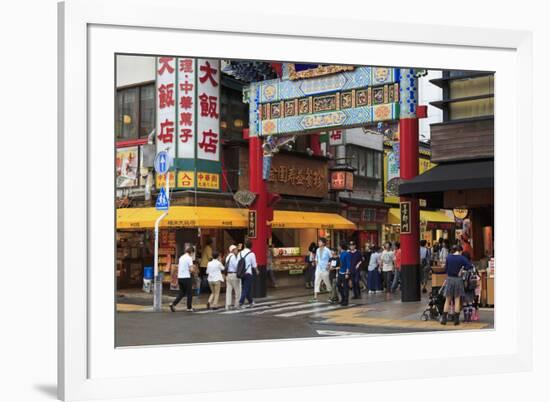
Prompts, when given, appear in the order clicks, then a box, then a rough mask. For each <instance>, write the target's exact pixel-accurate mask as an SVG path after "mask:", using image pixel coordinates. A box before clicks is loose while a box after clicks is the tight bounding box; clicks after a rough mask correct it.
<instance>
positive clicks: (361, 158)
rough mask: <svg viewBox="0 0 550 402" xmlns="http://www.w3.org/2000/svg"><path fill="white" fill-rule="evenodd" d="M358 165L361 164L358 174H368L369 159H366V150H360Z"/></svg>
mask: <svg viewBox="0 0 550 402" xmlns="http://www.w3.org/2000/svg"><path fill="white" fill-rule="evenodd" d="M358 159H359V161H358V165H359V171H358V172H357V174H358V175H359V176H363V177H364V176H365V175H366V171H367V166H366V163H367V160H366V154H365V152H358Z"/></svg>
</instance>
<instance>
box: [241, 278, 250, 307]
mask: <svg viewBox="0 0 550 402" xmlns="http://www.w3.org/2000/svg"><path fill="white" fill-rule="evenodd" d="M242 284H243V286H242V293H241V300H239V304H240V305H241V306H242V305H243V304H244V300H245V299H246V300H248V304H252V301H253V300H252V275H251V274H246V275H245V276H244V277H243V278H242Z"/></svg>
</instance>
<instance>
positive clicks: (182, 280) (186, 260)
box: [170, 247, 195, 313]
mask: <svg viewBox="0 0 550 402" xmlns="http://www.w3.org/2000/svg"><path fill="white" fill-rule="evenodd" d="M194 253H195V249H194V248H193V247H188V248H187V249H186V250H185V254H183V255H182V256H181V257H180V259H179V263H178V284H179V288H180V290H179V293H178V296H177V297H176V299H175V300H174V301H173V302H172V304H170V310H171V311H172V312H173V313H175V312H176V306H177V304H178V303H179V302H180V300H181V299H183V296H187V311H190V312H191V311H193V282H192V279H191V273H192V271H193V270H194V267H193V257H192V256H193V254H194Z"/></svg>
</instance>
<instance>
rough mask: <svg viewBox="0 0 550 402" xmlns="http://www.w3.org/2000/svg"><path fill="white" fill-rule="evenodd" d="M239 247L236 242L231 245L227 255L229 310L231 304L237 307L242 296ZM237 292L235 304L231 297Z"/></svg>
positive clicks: (227, 298)
mask: <svg viewBox="0 0 550 402" xmlns="http://www.w3.org/2000/svg"><path fill="white" fill-rule="evenodd" d="M238 252H239V249H238V248H237V246H235V245H234V244H232V245H230V246H229V254H227V257H225V272H226V274H227V277H226V278H225V286H226V288H225V309H226V310H229V309H230V308H231V306H232V305H233V306H234V307H237V303H238V302H239V299H240V298H241V280H240V279H239V278H237V261H238V257H237V253H238ZM233 292H235V303H234V304H233V303H232V302H231V301H232V300H231V298H232V296H233Z"/></svg>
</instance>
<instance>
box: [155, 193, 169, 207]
mask: <svg viewBox="0 0 550 402" xmlns="http://www.w3.org/2000/svg"><path fill="white" fill-rule="evenodd" d="M168 207H169V202H168V197H167V196H166V191H165V190H164V187H161V189H160V192H159V195H158V196H157V202H156V204H155V208H156V209H157V210H159V211H166V210H167V209H168Z"/></svg>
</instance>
